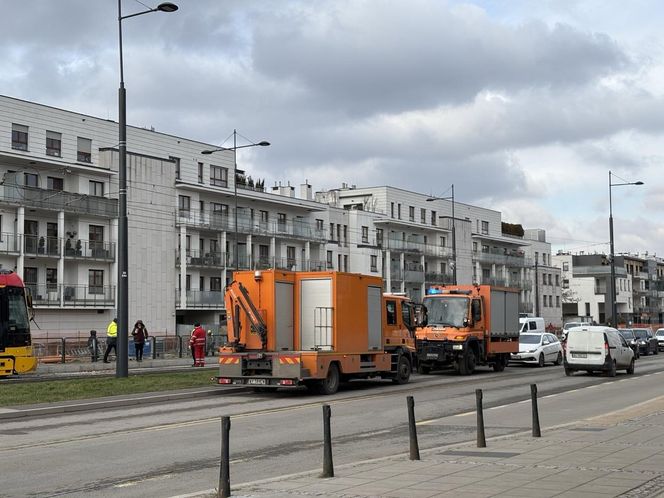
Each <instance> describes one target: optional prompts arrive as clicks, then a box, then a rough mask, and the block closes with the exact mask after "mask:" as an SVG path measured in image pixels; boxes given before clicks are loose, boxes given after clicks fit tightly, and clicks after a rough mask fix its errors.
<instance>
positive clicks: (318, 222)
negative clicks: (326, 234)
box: [316, 219, 323, 232]
mask: <svg viewBox="0 0 664 498" xmlns="http://www.w3.org/2000/svg"><path fill="white" fill-rule="evenodd" d="M316 230H318V231H319V232H322V231H323V220H319V219H316Z"/></svg>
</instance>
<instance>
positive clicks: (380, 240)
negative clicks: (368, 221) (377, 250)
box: [376, 228, 383, 247]
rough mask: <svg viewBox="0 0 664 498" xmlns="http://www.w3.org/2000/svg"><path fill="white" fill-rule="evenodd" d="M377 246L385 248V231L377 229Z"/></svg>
mask: <svg viewBox="0 0 664 498" xmlns="http://www.w3.org/2000/svg"><path fill="white" fill-rule="evenodd" d="M376 245H377V246H378V247H383V229H382V228H376Z"/></svg>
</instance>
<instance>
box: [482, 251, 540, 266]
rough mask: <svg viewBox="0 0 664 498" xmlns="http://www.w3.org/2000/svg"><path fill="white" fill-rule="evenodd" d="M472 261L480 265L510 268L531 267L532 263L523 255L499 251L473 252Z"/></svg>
mask: <svg viewBox="0 0 664 498" xmlns="http://www.w3.org/2000/svg"><path fill="white" fill-rule="evenodd" d="M473 260H475V261H479V262H480V263H490V264H496V265H505V266H511V267H521V268H522V267H526V266H532V262H531V261H530V260H529V259H527V258H526V257H525V256H523V255H519V254H518V253H508V254H506V253H504V252H501V251H493V250H491V251H489V252H484V251H475V252H473Z"/></svg>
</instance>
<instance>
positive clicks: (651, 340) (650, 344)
mask: <svg viewBox="0 0 664 498" xmlns="http://www.w3.org/2000/svg"><path fill="white" fill-rule="evenodd" d="M632 330H633V331H634V335H635V336H636V340H637V341H639V352H640V353H641V354H644V355H649V354H650V353H653V354H657V353H659V345H658V344H657V338H655V336H654V335H653V333H652V330H650V329H632Z"/></svg>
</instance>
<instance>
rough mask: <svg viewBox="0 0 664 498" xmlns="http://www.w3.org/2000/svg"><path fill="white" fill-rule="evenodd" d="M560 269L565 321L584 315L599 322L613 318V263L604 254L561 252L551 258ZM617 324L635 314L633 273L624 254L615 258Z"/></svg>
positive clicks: (625, 321) (605, 321)
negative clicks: (627, 268)
mask: <svg viewBox="0 0 664 498" xmlns="http://www.w3.org/2000/svg"><path fill="white" fill-rule="evenodd" d="M552 260H553V264H554V266H557V267H559V268H560V269H561V278H562V289H561V290H562V305H563V321H564V322H568V321H575V320H577V319H579V318H584V319H585V320H587V321H594V322H596V323H607V322H609V321H611V322H612V323H615V321H613V320H611V309H610V303H611V265H610V264H609V258H608V257H607V256H606V255H604V254H578V255H576V254H575V255H573V254H569V253H562V252H559V253H558V254H556V255H555V256H553V258H552ZM615 271H616V311H617V314H618V319H617V320H618V321H617V323H629V322H631V320H632V315H633V310H634V308H633V298H632V287H633V285H632V275H630V274H628V273H627V271H626V269H625V266H624V263H623V261H622V259H621V257H617V258H616V270H615Z"/></svg>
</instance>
